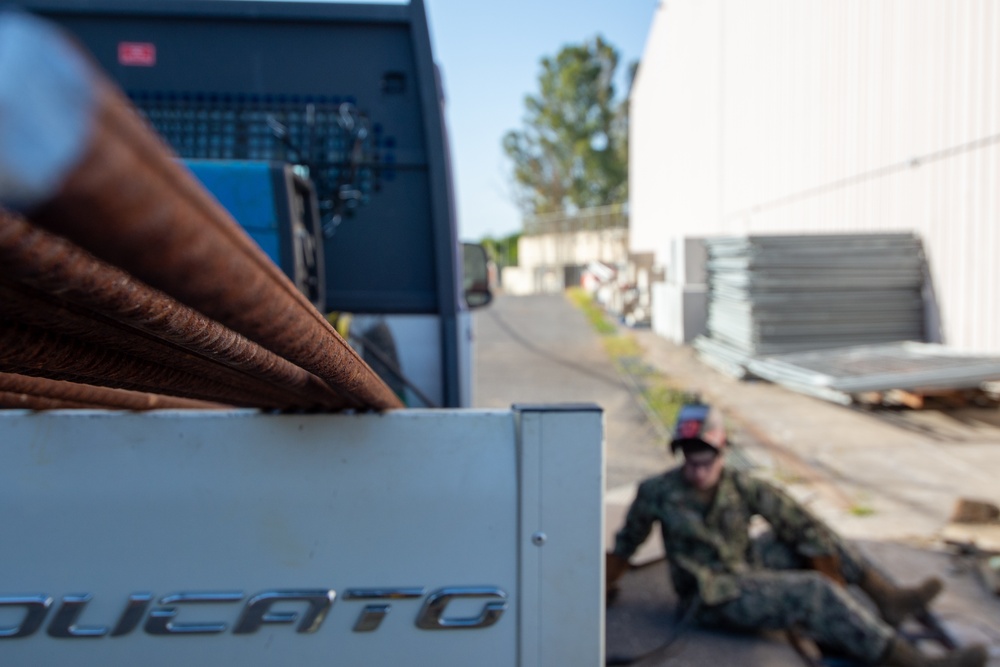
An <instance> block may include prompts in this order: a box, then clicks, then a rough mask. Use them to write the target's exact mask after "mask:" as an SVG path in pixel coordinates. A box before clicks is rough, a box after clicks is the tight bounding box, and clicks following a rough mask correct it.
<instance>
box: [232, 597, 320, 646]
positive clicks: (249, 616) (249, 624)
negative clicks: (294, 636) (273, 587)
mask: <svg viewBox="0 0 1000 667" xmlns="http://www.w3.org/2000/svg"><path fill="white" fill-rule="evenodd" d="M336 597H337V592H336V591H333V590H329V589H321V590H311V591H266V592H264V593H260V594H258V595H255V596H253V597H252V598H250V600H249V602H247V604H246V607H244V608H243V613H242V614H241V615H240V620H238V621H237V622H236V628H235V629H233V634H237V635H246V634H250V633H253V632H257V630H259V629H260V626H261V625H263V624H264V623H294V622H295V619H296V618H298V614H297V613H295V612H283V613H275V612H272V611H271V607H272V606H273V605H275V604H277V603H279V602H305V603H306V604H307V605H308V609H307V611H306V613H304V614H303V615H302V621H301V622H300V623H299V627H298V628H297V629H296V632H301V633H307V634H308V633H313V632H316V631H317V630H319V626H320V625H321V624H322V623H323V619H324V618H326V613H327V612H328V611H330V607H331V606H333V601H334V600H335V599H336Z"/></svg>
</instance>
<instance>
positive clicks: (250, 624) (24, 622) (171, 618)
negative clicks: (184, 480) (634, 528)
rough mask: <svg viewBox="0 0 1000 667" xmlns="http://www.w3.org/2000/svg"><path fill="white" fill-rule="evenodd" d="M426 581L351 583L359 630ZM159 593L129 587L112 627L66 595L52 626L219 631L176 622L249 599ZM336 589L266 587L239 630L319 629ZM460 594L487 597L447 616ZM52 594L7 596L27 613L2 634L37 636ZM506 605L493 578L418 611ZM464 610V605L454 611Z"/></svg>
mask: <svg viewBox="0 0 1000 667" xmlns="http://www.w3.org/2000/svg"><path fill="white" fill-rule="evenodd" d="M424 594H425V589H424V588H422V587H419V586H413V587H403V588H351V589H348V590H347V591H346V592H345V593H344V595H343V598H344V599H345V600H356V601H362V602H365V603H366V604H365V605H364V607H363V608H362V609H361V612H360V614H359V615H358V618H357V620H356V621H355V623H354V627H353V630H354V632H374V631H375V630H378V629H379V627H381V625H382V623H383V621H384V620H385V617H386V616H387V615H388V614H389V612H390V611H391V610H392V605H393V603H394V602H395V601H397V600H408V599H413V600H416V599H420V598H424ZM153 597H154V596H153V594H152V593H133V594H131V595H129V597H128V600H127V601H126V603H125V609H124V610H123V611H122V613H121V616H119V618H118V622H117V623H116V624H115V625H114V626H113V629H110V631H109V626H104V625H91V626H85V625H80V624H79V620H80V616H81V615H82V614H83V613H84V610H85V609H86V607H87V605H88V603H89V602H90V601H91V599H92V596H91V594H89V593H77V594H72V595H66V596H64V597H63V598H62V600H61V603H60V605H59V609H58V610H57V611H56V613H55V614H54V615H53V617H52V620H51V621H50V622H49V624H48V627H47V629H46V632H47V634H48V635H49V636H50V637H55V638H59V639H94V638H101V637H108V636H110V637H122V636H125V635H129V634H131V633H133V632H134V631H135V630H136V629H137V628H138V627H139V626H140V625H141V626H142V627H143V630H144V631H145V632H146V633H147V634H150V635H159V636H181V635H213V634H221V633H223V632H225V631H226V630H227V629H228V628H229V626H228V625H227V624H226V623H223V622H221V621H220V622H187V623H179V622H177V617H178V615H179V614H180V613H181V611H183V606H184V605H191V604H196V605H204V604H231V603H237V602H244V600H245V596H244V594H243V592H242V591H209V592H195V593H192V592H182V593H173V594H170V595H166V596H164V597H162V598H160V600H159V605H158V606H156V607H154V608H153V609H150V605H151V604H152V602H153ZM336 598H337V592H336V591H334V590H333V589H329V588H319V589H290V590H281V589H278V590H267V591H262V592H260V593H258V594H256V595H254V596H252V597H250V598H249V599H246V600H245V602H244V604H243V609H242V611H241V612H240V614H239V618H238V619H237V621H236V623H235V625H234V626H233V630H232V633H233V634H236V635H245V634H253V633H255V632H258V631H259V630H260V629H261V626H263V625H265V624H268V625H283V624H295V623H297V625H296V628H295V632H296V633H300V634H311V633H314V632H317V631H318V630H319V628H320V626H321V625H322V624H323V622H324V620H325V619H326V617H327V615H328V613H329V611H330V609H331V608H332V606H333V603H334V601H335V600H336ZM455 600H481V601H482V605H483V606H482V609H481V610H480V611H479V612H478V613H477V614H475V615H472V616H447V615H446V613H447V610H448V605H449V604H450V603H451V602H453V601H455ZM52 602H53V599H52V598H51V597H49V596H46V595H9V596H0V610H2V609H3V608H5V607H6V608H13V609H15V610H16V609H17V608H21V609H23V610H24V616H23V617H22V618H21V620H20V622H19V623H16V624H14V625H10V626H0V640H2V639H14V638H22V637H30V636H31V635H33V634H35V633H36V632H37V631H38V630H39V628H41V627H42V625H44V624H45V619H46V617H47V615H48V611H49V608H50V607H51V606H52ZM279 604H281V605H288V604H293V605H302V607H300V609H299V610H298V611H286V610H284V609H285V607H282V608H280V609H276V608H275V607H276V605H279ZM506 609H507V594H506V593H505V592H504V591H503V590H501V589H500V588H496V587H493V586H449V587H445V588H439V589H436V590H434V591H432V592H431V593H430V594H428V595H427V596H426V598H424V601H423V604H422V605H421V607H420V611H419V613H418V614H417V618H416V626H417V627H418V628H421V629H423V630H467V629H475V628H487V627H490V626H491V625H494V624H495V623H496V622H497V621H498V620H500V617H501V616H502V615H503V613H504V611H506ZM453 613H461V612H453Z"/></svg>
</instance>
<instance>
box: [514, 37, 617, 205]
mask: <svg viewBox="0 0 1000 667" xmlns="http://www.w3.org/2000/svg"><path fill="white" fill-rule="evenodd" d="M618 59H619V56H618V51H617V50H616V49H615V48H614V47H613V46H611V45H610V44H608V43H607V42H605V41H604V39H603V38H602V37H601V36H600V35H598V36H596V37H594V38H592V39H590V40H587V41H586V42H584V43H583V44H578V45H572V44H571V45H567V46H565V47H563V48H562V50H560V51H559V53H558V54H557V55H556V56H555V58H552V57H544V58H542V60H541V63H540V64H541V73H540V74H539V77H538V84H539V91H538V93H537V94H535V95H528V96H526V97H525V100H524V105H525V109H526V113H525V116H524V119H523V128H522V129H520V130H512V131H510V132H508V133H507V134H506V135H505V136H504V138H503V148H504V152H505V153H506V154H507V156H508V158H510V160H511V162H512V163H513V173H512V181H513V186H514V199H515V202H516V203H517V205H518V206H519V207H520V208H521V211H522V213H523V214H525V215H526V216H531V215H537V214H542V213H555V212H567V211H569V212H571V211H574V210H578V209H585V208H591V207H594V206H605V205H608V204H616V203H622V202H624V201H625V200H626V199H627V198H628V152H627V151H628V107H627V103H626V101H624V100H621V101H620V100H618V99H616V97H615V86H614V76H615V70H616V69H617V68H618ZM634 69H635V66H634V65H633V66H632V67H631V68H630V72H634Z"/></svg>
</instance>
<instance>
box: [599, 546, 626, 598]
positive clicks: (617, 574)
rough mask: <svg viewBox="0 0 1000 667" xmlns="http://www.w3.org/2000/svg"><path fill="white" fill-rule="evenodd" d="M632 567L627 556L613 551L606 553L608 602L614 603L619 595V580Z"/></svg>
mask: <svg viewBox="0 0 1000 667" xmlns="http://www.w3.org/2000/svg"><path fill="white" fill-rule="evenodd" d="M630 567H631V566H630V565H629V563H628V559H627V558H622V557H621V556H619V555H617V554H614V553H611V552H608V553H606V554H605V555H604V590H605V596H606V598H605V599H606V601H607V604H609V605H610V604H612V603H613V602H614V601H615V598H616V597H618V580H619V579H621V578H622V576H623V575H624V574H625V573H626V572H628V570H629V568H630Z"/></svg>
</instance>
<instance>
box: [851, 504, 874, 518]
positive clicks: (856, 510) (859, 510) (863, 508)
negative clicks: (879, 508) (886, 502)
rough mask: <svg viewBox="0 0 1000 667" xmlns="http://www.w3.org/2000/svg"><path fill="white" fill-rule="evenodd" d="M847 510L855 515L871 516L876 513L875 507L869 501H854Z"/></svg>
mask: <svg viewBox="0 0 1000 667" xmlns="http://www.w3.org/2000/svg"><path fill="white" fill-rule="evenodd" d="M847 511H848V512H850V513H851V514H852V515H854V516H871V515H873V514H875V508H874V507H872V506H871V505H869V504H867V503H854V504H853V505H851V506H850V507H849V508H848V510H847Z"/></svg>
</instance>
